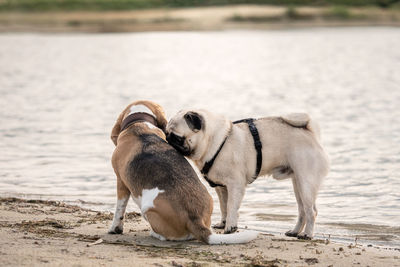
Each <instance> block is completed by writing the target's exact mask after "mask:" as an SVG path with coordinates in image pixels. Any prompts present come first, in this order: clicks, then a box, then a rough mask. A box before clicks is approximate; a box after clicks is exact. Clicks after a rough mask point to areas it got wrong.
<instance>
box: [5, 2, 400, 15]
mask: <svg viewBox="0 0 400 267" xmlns="http://www.w3.org/2000/svg"><path fill="white" fill-rule="evenodd" d="M237 4H257V5H280V6H282V5H283V6H290V5H296V6H319V7H324V6H332V5H333V6H334V5H341V6H352V7H361V6H378V7H384V8H387V7H400V0H0V11H3V12H5V11H18V12H32V11H33V12H43V11H78V10H79V11H82V10H90V11H105V10H112V11H116V10H135V9H150V8H179V7H201V6H203V7H204V6H224V5H237Z"/></svg>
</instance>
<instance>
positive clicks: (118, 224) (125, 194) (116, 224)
mask: <svg viewBox="0 0 400 267" xmlns="http://www.w3.org/2000/svg"><path fill="white" fill-rule="evenodd" d="M130 194H131V193H130V192H129V189H128V188H127V187H126V186H125V185H124V184H123V182H122V181H121V179H120V178H119V177H118V178H117V197H118V199H117V207H116V209H115V213H114V220H113V223H112V225H111V227H110V230H109V231H108V233H109V234H122V232H123V231H124V215H125V210H126V205H127V204H128V200H129V196H130Z"/></svg>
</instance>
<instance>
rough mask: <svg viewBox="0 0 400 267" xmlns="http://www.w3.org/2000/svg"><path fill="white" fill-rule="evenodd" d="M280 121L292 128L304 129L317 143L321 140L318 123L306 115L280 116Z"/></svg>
mask: <svg viewBox="0 0 400 267" xmlns="http://www.w3.org/2000/svg"><path fill="white" fill-rule="evenodd" d="M282 119H283V120H284V121H285V122H286V123H287V124H289V125H291V126H293V127H299V128H306V129H307V130H309V131H310V132H312V133H313V134H314V135H315V137H316V138H317V139H318V141H319V140H321V131H320V128H319V125H318V123H317V122H316V121H315V120H313V119H311V118H310V116H309V115H308V114H307V113H290V114H287V115H285V116H282Z"/></svg>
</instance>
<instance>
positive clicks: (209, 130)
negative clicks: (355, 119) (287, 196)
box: [167, 109, 329, 239]
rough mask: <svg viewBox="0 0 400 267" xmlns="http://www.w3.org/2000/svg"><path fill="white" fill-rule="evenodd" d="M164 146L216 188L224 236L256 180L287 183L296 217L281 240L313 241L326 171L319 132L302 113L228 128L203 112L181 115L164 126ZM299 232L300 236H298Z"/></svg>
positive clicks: (228, 124)
mask: <svg viewBox="0 0 400 267" xmlns="http://www.w3.org/2000/svg"><path fill="white" fill-rule="evenodd" d="M167 133H168V137H167V140H168V142H169V143H170V144H171V145H172V146H174V147H175V148H176V149H177V150H178V151H180V152H181V153H182V154H183V155H185V156H187V157H189V158H190V159H191V160H193V161H194V163H195V164H196V166H197V167H198V168H199V169H200V170H201V171H202V173H203V174H204V175H205V178H206V179H207V181H208V182H209V183H210V185H211V186H213V187H215V188H216V191H217V194H218V198H219V202H220V207H221V213H222V216H221V222H220V223H219V224H218V225H216V226H215V228H224V229H225V233H231V232H234V231H236V229H237V218H238V210H239V207H240V204H241V201H242V199H243V196H244V193H245V189H246V186H247V184H249V183H252V182H253V181H254V180H255V179H256V178H257V176H263V175H272V177H273V178H275V179H278V180H281V179H286V178H291V179H292V183H293V189H294V192H295V196H296V200H297V204H298V212H299V217H298V221H297V224H296V226H295V227H294V229H293V230H291V231H288V232H287V233H286V235H288V236H297V237H298V238H301V239H310V238H312V237H313V230H314V222H315V218H316V216H317V208H316V205H315V200H316V198H317V194H318V190H319V187H320V185H321V183H322V180H323V178H324V177H325V176H326V175H327V173H328V170H329V162H328V157H327V154H326V153H325V152H324V149H323V148H322V146H321V144H320V142H319V127H318V125H317V123H316V122H315V121H314V120H311V119H310V117H309V116H308V115H307V114H304V113H297V114H290V115H288V116H282V117H266V118H260V119H256V120H255V119H247V120H242V121H237V122H234V123H232V122H231V121H230V120H228V119H227V118H226V117H224V116H222V115H218V114H214V113H211V112H209V111H207V110H203V109H196V110H183V111H180V112H179V113H178V114H176V115H175V116H174V117H173V118H172V119H171V120H170V122H169V123H168V126H167ZM303 229H304V231H303Z"/></svg>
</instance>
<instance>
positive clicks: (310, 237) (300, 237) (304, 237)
mask: <svg viewBox="0 0 400 267" xmlns="http://www.w3.org/2000/svg"><path fill="white" fill-rule="evenodd" d="M297 239H302V240H311V239H312V236H309V235H307V234H305V233H302V234H298V235H297Z"/></svg>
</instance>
